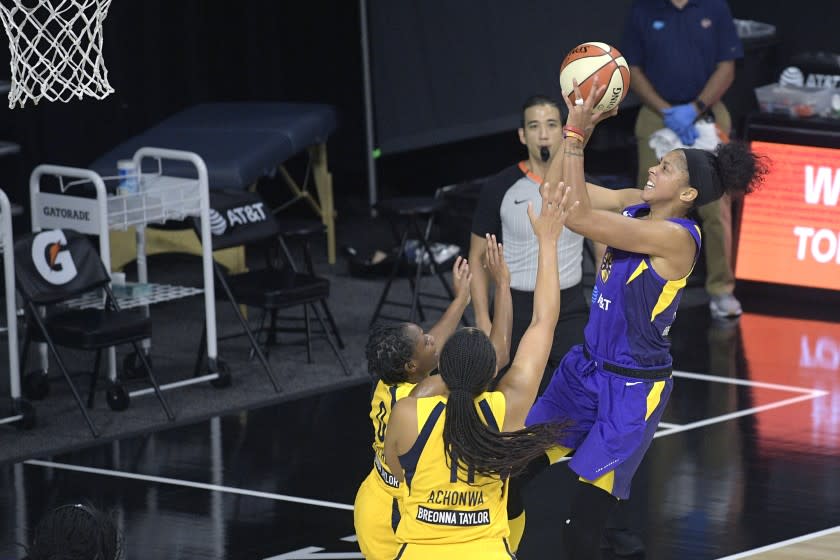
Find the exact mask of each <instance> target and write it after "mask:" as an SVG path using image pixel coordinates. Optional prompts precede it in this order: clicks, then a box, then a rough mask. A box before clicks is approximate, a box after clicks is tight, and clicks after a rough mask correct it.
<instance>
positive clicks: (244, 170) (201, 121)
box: [90, 101, 337, 263]
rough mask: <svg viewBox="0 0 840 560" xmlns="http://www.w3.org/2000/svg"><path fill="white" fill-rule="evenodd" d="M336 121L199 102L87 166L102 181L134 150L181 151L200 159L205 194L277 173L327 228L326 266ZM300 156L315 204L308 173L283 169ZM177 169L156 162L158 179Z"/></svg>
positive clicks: (317, 107) (317, 113)
mask: <svg viewBox="0 0 840 560" xmlns="http://www.w3.org/2000/svg"><path fill="white" fill-rule="evenodd" d="M336 124H337V116H336V111H335V108H334V107H332V106H331V105H324V104H317V103H279V102H259V101H254V102H236V103H204V104H200V105H195V106H192V107H189V108H187V109H185V110H183V111H181V112H179V113H176V114H174V115H172V116H171V117H169V118H167V119H165V120H163V121H161V122H160V123H158V124H156V125H155V126H153V127H151V128H149V129H148V130H146V131H144V132H142V133H140V134H138V135H136V136H134V137H132V138H129V139H127V140H126V141H124V142H122V143H121V144H119V145H117V146H116V147H114V148H113V149H112V150H110V151H109V152H108V153H106V154H104V155H102V156H101V157H99V158H97V160H96V161H94V162H93V163H92V164H91V166H90V167H91V169H93V170H94V171H96V172H97V173H99V174H100V175H102V176H113V175H115V174H116V172H117V161H119V160H121V159H130V158H131V157H132V156H133V155H134V152H135V151H137V149H138V148H141V147H143V146H153V147H157V148H172V149H177V150H187V151H190V152H194V153H196V154H198V155H199V156H201V158H202V159H203V160H204V163H205V164H206V165H207V173H208V179H209V184H210V188H211V189H222V188H224V189H230V188H239V189H247V188H250V187H251V186H253V185H255V184H256V182H257V181H258V180H259V179H260V178H261V177H264V176H269V175H273V174H274V173H275V172H279V173H280V175H281V177H283V179H284V181H285V182H286V184H287V185H288V186H289V188H290V189H291V190H292V192H293V193H294V195H295V199H304V200H306V201H307V202H308V203H309V204H310V206H312V208H313V210H315V212H317V213H318V215H319V216H320V217H321V220H322V221H323V222H324V225H325V226H326V228H327V256H328V258H329V262H330V263H334V262H335V210H334V206H333V191H332V175H331V174H330V172H329V170H328V168H327V147H326V142H327V139H328V138H329V135H330V134H331V133H332V132H333V131H334V130H335V128H336ZM304 151H306V152H308V156H309V163H310V166H311V169H312V179H313V182H314V185H315V189H316V191H317V199H316V198H315V197H313V196H312V194H311V193H310V192H309V190H308V188H309V184H308V179H309V174H308V173H307V177H306V178H305V180H304V182H303V184H302V185H299V184H298V182H296V181H295V180H294V178H292V176H291V175H290V174H289V173H288V171H286V169H285V167H284V166H283V164H284V163H285V162H286V161H287V160H288V159H289V158H291V157H292V156H295V155H297V154H299V153H302V152H304ZM178 165H179V164H178V163H174V164H173V165H164V168H163V172H164V174H166V175H175V176H189V175H191V174H194V169H190V168H189V166H184V167H182V168H179V167H178ZM150 248H151V247H150ZM152 249H153V248H152ZM153 252H155V251H154V249H153Z"/></svg>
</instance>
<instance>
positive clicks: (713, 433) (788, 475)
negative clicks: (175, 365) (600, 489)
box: [0, 306, 840, 560]
mask: <svg viewBox="0 0 840 560" xmlns="http://www.w3.org/2000/svg"><path fill="white" fill-rule="evenodd" d="M673 333H674V342H673V354H674V358H675V366H676V368H677V369H678V370H679V371H678V372H677V373H676V374H675V376H676V383H675V389H674V393H673V396H672V399H671V402H670V404H669V405H668V407H669V408H668V410H667V412H666V414H665V417H664V419H663V423H662V425H661V426H660V431H659V434H658V437H657V439H656V440H655V441H654V442H653V444H652V445H651V449H650V451H649V453H648V455H647V457H646V458H645V460H644V462H643V463H642V466H641V468H640V470H639V472H638V474H637V476H636V479H635V481H634V487H633V493H632V496H631V499H630V501H629V502H628V503H627V504H626V505H625V511H624V516H625V519H626V520H627V523H628V525H629V528H630V529H631V530H633V531H635V532H636V533H637V534H638V535H639V536H641V537H642V539H643V540H644V543H645V546H646V554H645V555H642V556H637V558H648V559H654V560H677V559H679V560H694V559H696V560H711V559H719V558H725V557H728V558H731V559H733V560H734V559H735V558H752V559H756V560H777V559H781V558H784V559H786V560H787V559H796V558H809V559H828V558H832V559H833V558H838V557H840V532H838V526H840V491H838V490H840V486H839V485H838V481H840V452H839V451H840V323H838V322H834V323H830V322H824V321H814V320H808V319H790V318H782V317H773V316H768V315H760V314H756V313H752V314H747V315H745V316H744V317H742V318H741V320H740V321H739V322H736V323H730V324H714V323H711V322H710V320H709V319H708V312H707V310H706V308H705V307H704V306H697V307H693V308H688V309H684V310H683V309H681V310H680V315H679V317H678V319H677V324H675V327H674V329H673ZM368 397H369V388H368V387H365V386H358V387H354V388H350V389H342V390H340V391H332V392H328V393H325V394H322V395H320V396H316V397H310V398H306V399H301V400H298V401H294V402H291V403H285V404H282V405H279V406H274V407H269V408H263V409H259V410H252V411H248V412H242V413H240V414H235V415H230V416H225V417H221V418H214V419H212V420H210V421H207V422H202V423H199V424H195V425H191V426H186V427H181V428H177V429H172V430H168V431H163V432H158V433H154V434H148V435H146V436H143V437H135V438H131V439H125V440H121V441H118V442H115V443H110V444H105V445H102V446H99V447H96V448H92V449H88V450H85V451H79V452H74V453H68V454H64V455H61V456H56V457H51V458H48V459H42V460H37V461H26V462H23V463H19V464H16V465H8V466H5V467H2V468H0V488H2V493H0V558H2V559H6V558H20V557H22V555H23V553H22V549H20V548H18V547H17V545H16V543H23V542H26V539H27V528H29V527H32V526H34V524H35V523H36V521H37V520H38V519H39V517H40V516H41V515H43V513H44V512H46V511H48V510H49V509H50V508H52V507H55V506H56V505H58V504H63V503H67V502H78V501H90V502H92V503H93V504H95V505H98V506H101V507H105V508H109V509H112V510H113V511H114V513H115V515H116V517H117V519H118V523H119V524H120V526H121V527H122V529H123V531H124V533H125V537H126V549H127V558H129V559H140V558H143V559H149V558H167V559H203V558H231V559H257V560H261V559H268V558H272V559H275V560H276V559H281V558H287V559H295V558H309V559H313V560H317V559H331V558H360V557H361V556H360V554H359V553H358V547H357V545H356V543H355V540H354V530H353V516H352V511H351V509H352V503H353V499H354V495H355V492H356V488H357V486H358V484H359V483H360V482H361V481H362V479H363V478H364V476H365V475H366V474H367V472H368V470H369V469H370V464H371V458H370V450H369V440H370V437H371V433H370V431H371V429H370V426H369V422H368V420H367V414H368V409H367V407H368ZM14 433H15V432H13V431H2V432H0V442H2V445H14ZM573 485H574V477H573V476H572V474H571V472H570V471H569V469H568V468H567V467H566V466H565V465H564V464H560V465H557V466H555V467H553V468H552V469H549V470H548V471H547V472H545V473H543V474H542V475H540V476H539V477H538V478H537V479H536V480H535V481H534V482H533V484H532V485H531V487H530V488H529V489H528V491H527V493H526V499H527V507H528V528H527V530H526V535H525V539H524V541H523V543H522V546H521V548H520V558H524V559H528V560H539V559H558V558H562V557H563V556H562V553H561V552H560V542H559V538H560V536H559V535H560V531H559V528H560V526H561V523H562V520H563V519H564V515H565V512H566V508H567V504H568V496H569V491H570V489H571V488H572V486H573ZM831 529H834V532H829V533H827V534H819V535H817V536H815V537H813V538H807V537H806V538H805V539H801V540H799V541H792V542H790V543H788V544H785V543H784V541H788V540H790V539H797V538H799V537H803V536H806V535H813V534H815V533H818V532H821V531H827V530H831ZM776 543H782V544H781V545H778V546H777V547H776V548H771V549H768V550H757V549H761V547H768V546H770V545H775V544H776ZM604 558H613V555H612V554H611V553H610V552H609V551H605V555H604Z"/></svg>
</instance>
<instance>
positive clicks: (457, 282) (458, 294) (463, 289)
mask: <svg viewBox="0 0 840 560" xmlns="http://www.w3.org/2000/svg"><path fill="white" fill-rule="evenodd" d="M471 280H472V273H471V272H470V265H469V263H468V262H467V259H465V258H464V257H458V258H457V259H455V264H453V265H452V284H453V285H454V286H453V287H454V289H455V299H460V300H466V303H467V304H469V303H470V281H471Z"/></svg>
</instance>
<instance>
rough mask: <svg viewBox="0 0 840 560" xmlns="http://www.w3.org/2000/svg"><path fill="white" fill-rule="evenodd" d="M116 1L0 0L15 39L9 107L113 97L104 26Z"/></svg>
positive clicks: (2, 15)
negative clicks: (103, 39)
mask: <svg viewBox="0 0 840 560" xmlns="http://www.w3.org/2000/svg"><path fill="white" fill-rule="evenodd" d="M110 4H111V0H0V18H2V20H3V26H4V27H5V28H6V35H7V36H8V37H9V51H10V52H11V55H12V60H11V71H12V76H11V77H12V87H11V90H9V108H10V109H14V108H15V106H16V105H20V106H21V107H23V105H24V104H25V103H26V101H27V100H32V102H33V103H35V104H36V105H37V104H38V102H39V101H40V100H41V99H46V100H47V101H62V102H64V103H66V102H68V101H71V100H72V99H74V98H76V99H81V98H82V97H83V96H85V95H87V96H90V97H94V98H96V99H104V98H105V97H107V96H108V94H110V93H113V91H114V88H112V87H111V84H109V83H108V70H107V69H106V68H105V61H104V59H103V58H102V23H103V22H104V21H105V17H106V16H107V15H108V7H109V6H110Z"/></svg>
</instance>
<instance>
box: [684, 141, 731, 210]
mask: <svg viewBox="0 0 840 560" xmlns="http://www.w3.org/2000/svg"><path fill="white" fill-rule="evenodd" d="M683 153H684V154H685V161H686V163H687V164H688V184H689V185H691V186H692V187H694V188H695V189H697V193H698V194H697V200H696V201H695V205H696V206H703V205H704V204H708V203H709V202H713V201H715V200H717V199H719V198H720V197H721V196H723V185H721V183H720V177H719V176H718V172H717V156H715V154H713V153H712V152H708V151H706V150H698V149H696V148H683Z"/></svg>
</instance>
